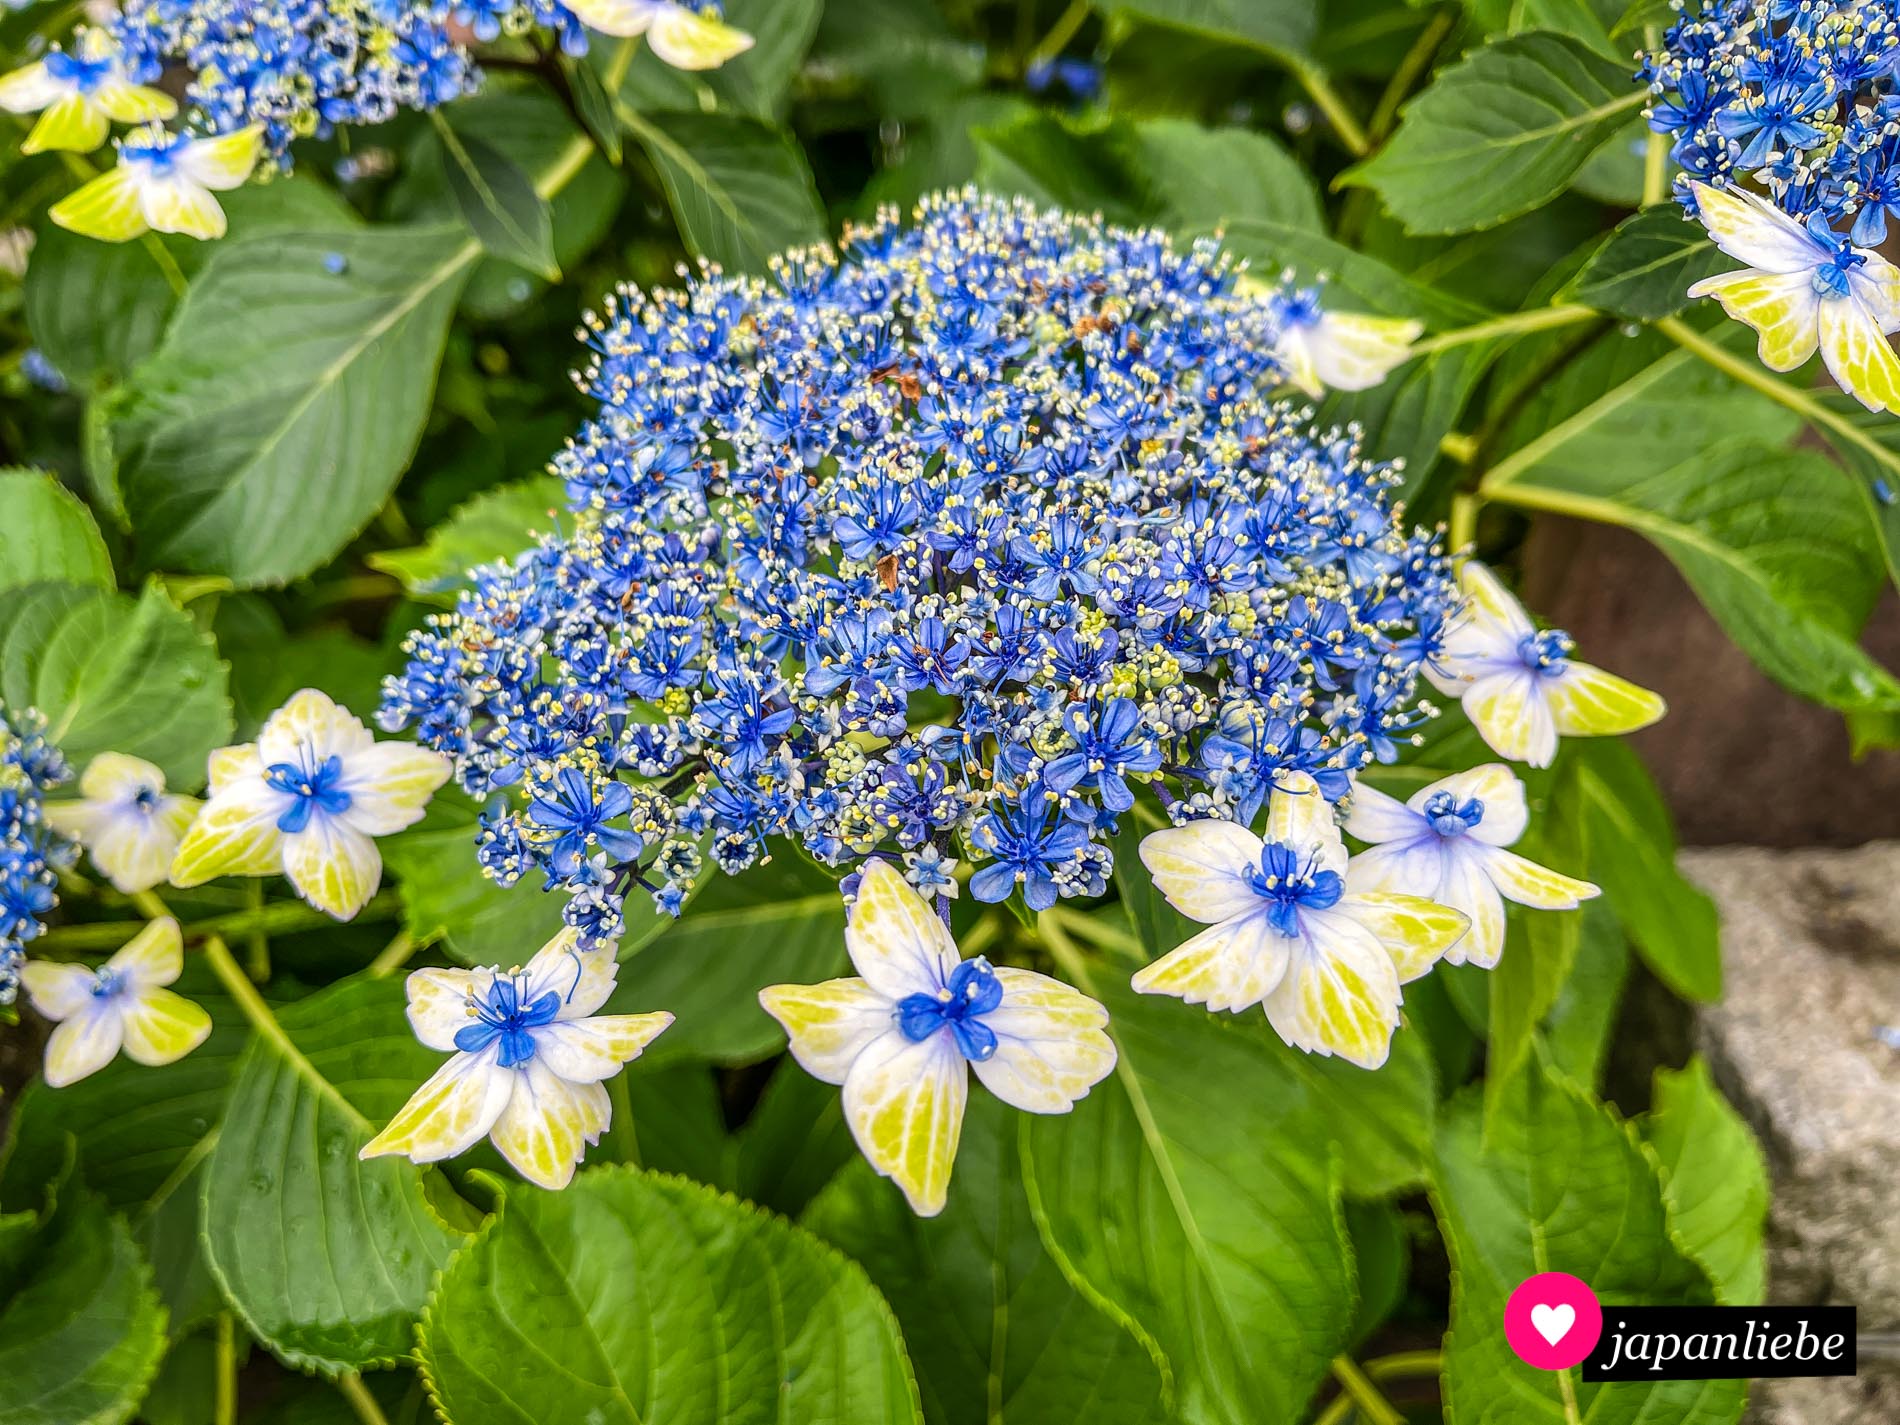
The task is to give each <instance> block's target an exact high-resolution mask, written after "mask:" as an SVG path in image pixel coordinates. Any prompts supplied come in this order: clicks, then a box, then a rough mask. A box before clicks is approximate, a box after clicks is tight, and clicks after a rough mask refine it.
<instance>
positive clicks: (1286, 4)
mask: <svg viewBox="0 0 1900 1425" xmlns="http://www.w3.org/2000/svg"><path fill="white" fill-rule="evenodd" d="M1104 8H1106V9H1107V10H1108V12H1109V14H1111V15H1113V16H1116V17H1120V16H1123V15H1134V16H1138V17H1139V18H1141V19H1144V20H1153V21H1155V22H1157V23H1159V24H1163V25H1170V26H1172V27H1174V28H1175V29H1181V30H1192V31H1194V32H1196V33H1198V34H1202V35H1206V36H1209V37H1210V38H1213V39H1217V40H1227V41H1231V42H1234V43H1238V44H1245V45H1252V46H1253V47H1255V48H1257V49H1263V50H1266V51H1267V52H1269V53H1271V54H1276V55H1283V56H1284V55H1294V56H1297V55H1302V54H1305V53H1306V52H1307V51H1308V50H1309V49H1311V47H1312V44H1313V40H1314V38H1315V36H1316V35H1317V33H1318V30H1319V18H1320V9H1319V7H1318V6H1317V5H1314V4H1312V3H1310V0H1109V3H1108V4H1107V5H1106V6H1105V7H1104Z"/></svg>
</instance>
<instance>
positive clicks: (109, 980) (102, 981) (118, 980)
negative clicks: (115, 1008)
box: [92, 966, 125, 999]
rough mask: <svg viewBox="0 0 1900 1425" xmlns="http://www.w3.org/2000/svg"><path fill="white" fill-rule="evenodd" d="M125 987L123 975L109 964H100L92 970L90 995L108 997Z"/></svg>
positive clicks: (101, 997) (97, 997)
mask: <svg viewBox="0 0 1900 1425" xmlns="http://www.w3.org/2000/svg"><path fill="white" fill-rule="evenodd" d="M124 988H125V976H124V975H122V974H120V973H119V971H117V970H114V969H112V968H111V967H110V966H101V967H100V968H99V969H97V970H94V971H93V972H92V997H93V998H94V999H110V998H111V997H112V996H113V995H116V994H117V993H118V992H119V991H120V990H122V989H124Z"/></svg>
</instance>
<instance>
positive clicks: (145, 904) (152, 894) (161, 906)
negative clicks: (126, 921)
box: [132, 891, 172, 920]
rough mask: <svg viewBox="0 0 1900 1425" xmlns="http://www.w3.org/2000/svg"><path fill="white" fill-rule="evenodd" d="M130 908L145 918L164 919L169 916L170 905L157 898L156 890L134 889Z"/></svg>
mask: <svg viewBox="0 0 1900 1425" xmlns="http://www.w3.org/2000/svg"><path fill="white" fill-rule="evenodd" d="M132 908H133V909H134V910H136V911H137V912H138V913H139V914H140V915H142V916H144V917H145V918H146V919H147V920H165V919H168V918H169V917H170V916H171V913H172V912H171V907H170V906H168V905H166V904H165V902H164V901H162V900H160V899H159V898H158V893H157V892H156V891H134V892H133V893H132Z"/></svg>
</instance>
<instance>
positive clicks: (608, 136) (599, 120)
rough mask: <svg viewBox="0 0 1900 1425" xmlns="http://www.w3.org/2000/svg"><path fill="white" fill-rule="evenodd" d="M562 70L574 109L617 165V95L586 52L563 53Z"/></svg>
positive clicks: (619, 140)
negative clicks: (577, 54)
mask: <svg viewBox="0 0 1900 1425" xmlns="http://www.w3.org/2000/svg"><path fill="white" fill-rule="evenodd" d="M598 52H599V51H598V50H596V51H595V53H598ZM561 72H562V73H563V74H565V75H566V76H567V83H568V88H569V89H570V90H571V91H572V92H573V95H574V111H575V114H576V116H577V117H578V118H579V119H580V121H581V123H582V124H583V125H585V126H586V128H587V137H589V138H590V139H592V140H593V141H594V146H595V147H596V148H598V149H599V150H600V151H601V153H602V154H604V155H605V156H606V159H607V161H608V162H609V163H611V164H613V165H614V166H615V167H618V166H619V164H620V154H621V135H620V116H619V115H618V114H616V113H615V112H614V96H613V95H611V94H609V93H608V92H607V86H606V84H605V83H604V82H603V81H602V79H601V76H600V72H599V71H598V70H597V69H595V68H594V66H593V65H591V64H589V63H588V62H587V58H586V56H584V55H582V56H574V55H567V54H564V55H562V56H561Z"/></svg>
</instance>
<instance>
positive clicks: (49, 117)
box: [20, 94, 112, 153]
mask: <svg viewBox="0 0 1900 1425" xmlns="http://www.w3.org/2000/svg"><path fill="white" fill-rule="evenodd" d="M111 132H112V121H111V120H110V119H108V118H107V117H106V114H105V110H103V109H101V108H100V107H99V106H98V105H97V104H95V103H93V102H92V101H91V100H90V99H88V98H86V96H85V95H83V94H68V95H67V96H66V97H65V98H63V99H57V100H55V101H54V102H53V103H51V104H49V105H47V106H46V110H45V112H44V113H42V114H41V115H40V117H39V122H38V123H36V124H34V125H33V128H32V131H31V132H30V133H28V134H27V136H26V141H25V142H24V143H22V144H21V145H20V152H21V153H52V152H66V153H91V152H92V151H93V150H94V149H96V148H97V147H99V145H100V144H102V143H104V142H105V141H106V136H107V135H108V134H110V133H111Z"/></svg>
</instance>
